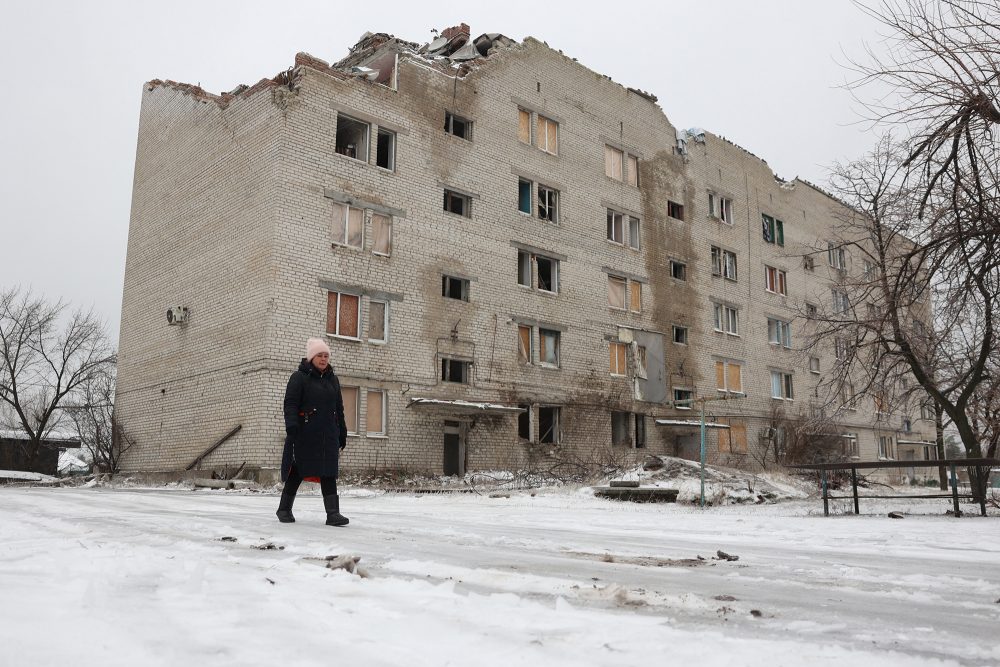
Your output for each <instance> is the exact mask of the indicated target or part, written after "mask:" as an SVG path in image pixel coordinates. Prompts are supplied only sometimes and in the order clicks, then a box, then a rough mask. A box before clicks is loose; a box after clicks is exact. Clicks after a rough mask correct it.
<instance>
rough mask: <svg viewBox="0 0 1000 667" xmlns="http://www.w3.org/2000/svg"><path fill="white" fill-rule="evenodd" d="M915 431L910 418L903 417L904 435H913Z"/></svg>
mask: <svg viewBox="0 0 1000 667" xmlns="http://www.w3.org/2000/svg"><path fill="white" fill-rule="evenodd" d="M912 431H913V422H912V421H910V418H909V417H903V433H911V432H912Z"/></svg>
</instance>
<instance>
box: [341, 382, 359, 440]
mask: <svg viewBox="0 0 1000 667" xmlns="http://www.w3.org/2000/svg"><path fill="white" fill-rule="evenodd" d="M358 393H359V389H358V388H357V387H344V386H342V387H341V388H340V397H341V398H342V399H343V401H344V421H345V422H347V433H348V434H349V435H355V434H357V432H358Z"/></svg>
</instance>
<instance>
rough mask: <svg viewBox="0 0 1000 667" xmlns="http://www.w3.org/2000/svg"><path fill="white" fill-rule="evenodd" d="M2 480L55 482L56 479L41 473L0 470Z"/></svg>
mask: <svg viewBox="0 0 1000 667" xmlns="http://www.w3.org/2000/svg"><path fill="white" fill-rule="evenodd" d="M0 479H10V480H16V481H21V482H54V481H56V478H55V477H52V476H51V475H45V474H42V473H40V472H26V471H24V470H0Z"/></svg>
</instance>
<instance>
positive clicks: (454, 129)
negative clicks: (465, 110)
mask: <svg viewBox="0 0 1000 667" xmlns="http://www.w3.org/2000/svg"><path fill="white" fill-rule="evenodd" d="M444 131H445V132H447V133H448V134H454V135H455V136H456V137H461V138H462V139H468V140H469V141H471V140H472V121H471V120H469V119H467V118H462V117H461V116H456V115H455V114H453V113H452V112H450V111H445V112H444Z"/></svg>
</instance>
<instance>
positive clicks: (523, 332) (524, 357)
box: [517, 324, 535, 364]
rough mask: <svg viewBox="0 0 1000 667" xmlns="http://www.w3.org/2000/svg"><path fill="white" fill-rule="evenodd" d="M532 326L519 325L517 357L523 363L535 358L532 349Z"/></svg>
mask: <svg viewBox="0 0 1000 667" xmlns="http://www.w3.org/2000/svg"><path fill="white" fill-rule="evenodd" d="M531 340H532V336H531V327H529V326H527V325H525V324H519V325H518V327H517V358H518V360H519V361H520V362H521V363H522V364H530V363H531V361H532V360H533V359H534V358H535V355H534V354H533V353H532V349H531Z"/></svg>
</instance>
